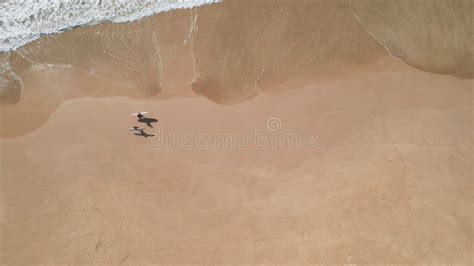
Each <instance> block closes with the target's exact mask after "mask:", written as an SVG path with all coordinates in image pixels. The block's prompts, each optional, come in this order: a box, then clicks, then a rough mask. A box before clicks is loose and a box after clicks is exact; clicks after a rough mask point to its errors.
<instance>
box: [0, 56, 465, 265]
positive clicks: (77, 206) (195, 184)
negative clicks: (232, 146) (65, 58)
mask: <svg viewBox="0 0 474 266" xmlns="http://www.w3.org/2000/svg"><path fill="white" fill-rule="evenodd" d="M294 87H295V88H294V89H293V90H286V91H282V92H278V93H260V94H259V95H258V96H257V97H255V98H254V99H252V100H250V101H246V102H243V103H240V104H236V105H230V106H224V105H218V104H215V103H213V102H211V101H209V100H208V99H206V98H204V97H189V98H171V99H167V100H150V101H143V100H132V99H128V98H123V97H110V98H79V99H73V100H69V101H66V102H63V103H62V104H61V105H60V106H59V108H58V109H57V111H56V112H55V113H54V114H53V115H52V116H51V117H50V119H49V120H47V122H46V123H45V124H44V125H42V126H41V127H40V128H38V129H36V130H34V131H32V132H31V133H28V134H26V135H23V136H17V137H15V138H3V139H1V142H0V144H1V155H2V157H1V169H2V172H1V180H0V182H1V184H2V200H1V203H2V206H1V210H2V211H1V213H2V216H1V226H2V228H1V232H2V241H1V244H0V245H1V246H0V254H1V263H2V264H9V265H14V264H16V265H19V264H36V263H42V264H53V263H57V264H63V263H74V264H89V263H99V264H114V265H116V264H121V263H128V264H140V263H162V264H165V263H166V264H188V263H199V264H217V265H219V264H243V263H245V264H263V263H267V264H276V263H286V264H297V263H298V264H299V263H305V264H309V263H338V264H342V263H347V264H350V263H356V264H362V263H372V264H378V263H409V264H418V263H430V264H431V263H446V264H465V265H469V264H472V263H473V261H472V260H473V259H472V243H473V227H472V222H473V220H472V218H473V217H472V213H473V212H472V211H473V208H472V202H473V185H474V184H473V182H474V181H473V178H472V177H473V176H472V122H473V121H472V120H473V116H472V106H473V95H472V90H473V89H472V81H469V80H462V79H459V78H456V77H452V76H442V75H436V74H430V73H427V72H423V71H420V70H417V69H414V68H412V67H409V66H407V65H405V64H404V63H402V62H401V61H398V60H396V59H393V58H390V57H384V58H382V59H380V60H378V61H377V62H375V63H373V64H372V65H370V66H368V67H365V68H364V69H359V70H358V71H355V72H351V73H347V74H346V75H345V76H342V77H341V78H339V79H337V80H332V81H327V82H319V81H318V82H311V80H310V79H309V78H308V79H307V82H305V83H304V84H300V85H297V83H295V84H294ZM187 89H188V90H190V88H189V86H188V87H187ZM26 94H27V93H26ZM137 110H145V111H149V112H151V114H152V115H153V116H155V117H156V118H158V119H159V123H158V125H156V126H155V128H154V129H153V130H149V131H150V132H155V133H160V134H161V135H162V136H167V135H170V134H173V133H174V134H178V133H183V132H185V133H189V134H190V135H191V136H196V135H198V134H208V135H210V136H215V135H216V134H217V133H219V132H221V133H231V134H234V135H235V136H242V135H244V134H246V133H248V132H254V131H255V130H260V131H261V132H266V133H267V134H283V133H291V132H297V133H299V134H308V133H312V134H317V135H318V136H319V137H318V140H317V149H316V150H310V149H306V148H304V147H303V148H302V149H301V150H289V149H283V150H272V149H266V150H259V149H257V148H256V147H255V145H252V144H251V145H249V146H248V147H247V149H245V150H234V151H229V150H227V151H225V150H222V149H213V148H211V149H209V150H206V151H198V150H191V151H183V150H179V149H178V148H177V147H171V148H168V149H164V148H162V149H152V148H150V146H149V143H148V142H147V141H146V140H145V139H144V138H141V137H136V136H133V135H132V134H131V132H128V131H127V128H128V127H130V126H131V125H134V124H136V123H135V121H134V119H133V118H131V117H129V114H130V113H132V112H136V111H137ZM28 111H29V112H31V114H32V115H34V106H32V107H31V109H30V110H28ZM270 117H278V118H279V119H280V120H281V125H282V126H281V128H280V129H279V130H278V131H276V132H273V133H272V132H270V131H269V130H268V129H267V128H266V122H267V119H268V118H270ZM18 123H19V124H21V123H22V121H18ZM153 141H156V139H153V140H152V144H153V143H154V142H153ZM155 144H156V143H155Z"/></svg>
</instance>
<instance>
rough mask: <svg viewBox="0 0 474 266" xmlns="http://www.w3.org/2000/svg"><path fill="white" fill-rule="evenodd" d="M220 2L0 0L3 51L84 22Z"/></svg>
mask: <svg viewBox="0 0 474 266" xmlns="http://www.w3.org/2000/svg"><path fill="white" fill-rule="evenodd" d="M217 2H220V0H87V1H86V0H73V1H63V0H26V1H2V0H0V51H10V50H15V49H17V48H18V47H21V46H23V45H25V44H27V43H29V42H31V41H34V40H36V39H38V38H39V37H40V36H41V35H44V34H54V33H59V32H62V31H64V30H67V29H71V28H75V27H78V26H82V25H94V24H97V23H100V22H104V21H111V22H116V23H120V22H129V21H134V20H138V19H141V18H143V17H146V16H150V15H153V14H155V13H159V12H166V11H170V10H174V9H183V8H192V7H196V6H201V5H206V4H213V3H217Z"/></svg>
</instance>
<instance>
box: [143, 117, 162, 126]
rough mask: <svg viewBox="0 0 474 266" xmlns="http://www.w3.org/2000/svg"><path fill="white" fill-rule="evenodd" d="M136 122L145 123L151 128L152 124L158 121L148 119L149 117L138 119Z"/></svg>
mask: <svg viewBox="0 0 474 266" xmlns="http://www.w3.org/2000/svg"><path fill="white" fill-rule="evenodd" d="M138 122H140V123H145V124H146V125H147V126H149V127H153V125H152V123H156V122H158V119H155V118H149V117H142V118H139V119H138Z"/></svg>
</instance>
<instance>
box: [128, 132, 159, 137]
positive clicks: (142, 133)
mask: <svg viewBox="0 0 474 266" xmlns="http://www.w3.org/2000/svg"><path fill="white" fill-rule="evenodd" d="M133 135H135V136H141V137H145V138H148V137H154V136H155V135H153V134H148V133H145V132H141V133H133Z"/></svg>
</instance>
